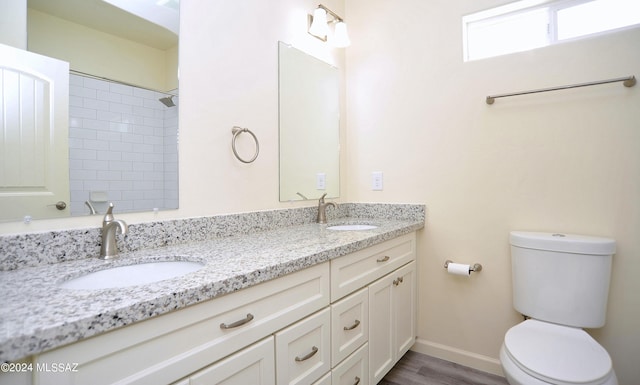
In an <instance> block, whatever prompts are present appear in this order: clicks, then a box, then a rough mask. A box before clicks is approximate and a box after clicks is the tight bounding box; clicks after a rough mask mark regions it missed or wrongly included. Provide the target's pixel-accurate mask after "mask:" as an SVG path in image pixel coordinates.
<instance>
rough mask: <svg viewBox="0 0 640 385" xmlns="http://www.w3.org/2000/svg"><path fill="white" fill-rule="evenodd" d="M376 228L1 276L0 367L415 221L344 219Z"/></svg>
mask: <svg viewBox="0 0 640 385" xmlns="http://www.w3.org/2000/svg"><path fill="white" fill-rule="evenodd" d="M348 222H350V223H369V224H375V225H377V226H378V228H376V229H371V230H364V231H334V230H329V229H327V225H319V224H315V223H313V224H302V225H297V226H290V227H284V228H280V229H275V230H268V231H262V232H256V233H253V234H242V235H238V236H232V237H223V238H216V239H212V240H206V241H200V242H192V243H186V244H181V245H174V246H167V247H161V248H156V249H145V250H139V251H133V252H127V253H121V255H120V258H118V259H116V260H114V261H102V260H99V259H97V258H88V259H81V260H75V261H69V262H61V263H55V264H50V265H43V266H36V267H28V268H21V269H17V270H12V271H2V272H0V292H1V293H2V296H1V298H0V320H1V321H2V322H1V324H0V362H2V361H15V360H18V359H20V358H24V357H27V356H30V355H34V354H38V353H41V352H44V351H46V350H50V349H53V348H56V347H60V346H63V345H66V344H69V343H73V342H76V341H79V340H82V339H84V338H87V337H91V336H94V335H97V334H100V333H104V332H107V331H110V330H114V329H116V328H119V327H121V326H125V325H129V324H132V323H134V322H139V321H142V320H145V319H148V318H151V317H154V316H157V315H160V314H165V313H168V312H170V311H173V310H177V309H181V308H184V307H186V306H189V305H192V304H196V303H199V302H202V301H206V300H209V299H212V298H216V297H218V296H221V295H224V294H227V293H231V292H234V291H237V290H240V289H243V288H246V287H249V286H252V285H256V284H258V283H261V282H264V281H267V280H270V279H273V278H278V277H281V276H283V275H286V274H289V273H292V272H295V271H298V270H301V269H304V268H307V267H310V266H313V265H315V264H318V263H322V262H325V261H328V260H330V259H332V258H337V257H340V256H343V255H346V254H349V253H352V252H354V251H357V250H360V249H363V248H366V247H369V246H372V245H374V244H377V243H380V242H383V241H386V240H389V239H393V238H395V237H398V236H400V235H403V234H407V233H410V232H412V231H415V230H418V229H420V228H422V227H423V226H424V221H423V220H422V221H420V220H412V219H406V220H390V219H379V218H375V219H371V218H367V219H362V220H358V219H357V218H348V220H339V221H335V223H330V224H329V225H332V224H338V223H339V224H342V223H348ZM176 259H178V260H187V261H200V262H202V263H204V264H205V266H204V268H202V269H200V270H198V271H196V272H193V273H189V274H187V275H184V276H181V277H177V278H172V279H169V280H165V281H159V282H155V283H150V284H145V285H140V286H131V287H125V288H117V289H99V290H72V289H63V288H61V287H59V286H58V285H59V283H60V282H62V281H65V280H67V279H70V278H73V277H77V276H80V275H82V274H85V273H87V272H91V271H97V270H101V269H104V268H107V267H114V266H119V265H128V264H134V263H141V262H146V261H162V260H176Z"/></svg>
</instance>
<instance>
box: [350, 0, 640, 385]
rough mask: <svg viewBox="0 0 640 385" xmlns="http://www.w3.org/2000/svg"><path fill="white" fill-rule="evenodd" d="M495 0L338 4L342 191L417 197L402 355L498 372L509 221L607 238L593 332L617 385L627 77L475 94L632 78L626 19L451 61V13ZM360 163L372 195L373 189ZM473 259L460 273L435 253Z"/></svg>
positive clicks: (628, 296)
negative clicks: (342, 28) (571, 38)
mask: <svg viewBox="0 0 640 385" xmlns="http://www.w3.org/2000/svg"><path fill="white" fill-rule="evenodd" d="M501 3H504V1H483V2H478V1H475V0H466V1H455V2H452V1H429V2H426V1H422V0H412V1H404V2H402V5H398V3H394V2H389V1H382V0H366V1H365V0H349V1H348V2H347V16H346V17H347V19H348V20H349V25H350V28H351V30H352V41H353V44H352V46H351V47H350V48H349V49H348V50H347V90H348V91H347V92H348V98H347V111H348V121H347V127H348V137H347V143H348V159H349V161H348V172H349V178H348V181H349V184H348V186H347V187H348V190H349V192H350V194H349V199H350V200H353V201H388V202H396V201H409V202H424V203H425V204H426V205H427V208H428V215H427V226H426V229H425V231H423V232H422V233H421V234H420V237H419V251H420V264H419V271H420V275H419V282H420V286H419V287H420V297H419V301H420V312H419V339H420V341H419V343H418V345H417V346H416V349H418V350H421V351H425V352H428V353H430V354H435V355H438V356H441V357H445V358H448V359H453V360H456V361H459V362H463V363H467V364H471V365H473V366H476V367H480V368H484V369H485V370H492V371H496V372H497V371H499V367H498V361H497V357H498V350H499V348H500V345H501V343H502V340H503V336H504V333H505V332H506V330H507V329H508V328H509V327H511V326H512V325H514V324H516V323H517V322H520V320H521V318H520V316H519V315H518V314H517V313H516V312H515V311H514V310H512V307H511V293H510V290H511V281H510V280H511V275H510V256H509V244H508V234H509V231H510V230H533V231H558V232H574V233H581V234H592V235H601V236H608V237H613V238H615V239H616V240H617V241H618V253H617V255H616V256H615V257H614V266H613V275H612V286H611V292H610V302H609V311H608V319H607V325H606V326H605V327H604V328H602V329H601V330H597V331H593V332H592V334H593V335H594V336H595V337H596V339H597V340H598V341H600V342H601V343H602V344H603V345H604V346H605V348H606V349H607V350H608V351H609V352H610V353H611V355H612V358H613V361H614V366H615V369H616V371H617V373H618V377H619V379H620V383H621V384H627V385H631V384H635V383H637V380H638V379H639V378H640V367H639V366H638V361H637V360H638V358H637V357H639V356H640V331H638V328H637V325H638V322H637V320H638V317H639V316H640V297H639V296H637V295H636V294H635V293H638V292H639V291H640V281H639V280H638V279H637V276H638V274H640V255H639V254H640V237H638V234H640V205H639V198H640V123H639V120H638V112H639V111H640V87H639V86H636V87H634V88H625V87H623V86H622V85H621V83H617V84H613V85H605V86H597V87H590V88H581V89H577V90H571V91H561V92H556V93H545V94H538V95H531V96H522V97H514V98H509V99H498V100H497V101H496V103H495V104H494V105H493V106H488V105H487V104H485V101H484V98H485V96H486V95H489V94H496V93H503V92H511V91H519V90H528V89H537V88H544V87H549V86H556V85H563V84H571V83H580V82H585V81H593V80H601V79H609V78H615V77H622V76H628V75H631V74H635V75H636V76H638V75H640V73H639V72H640V49H638V42H640V29H639V28H636V29H634V30H629V31H624V32H620V33H616V34H612V35H608V36H604V37H598V38H593V39H587V40H582V41H578V42H572V43H565V44H561V45H557V46H554V47H548V48H543V49H539V50H535V51H531V52H525V53H519V54H513V55H508V56H503V57H499V58H493V59H487V60H482V61H477V62H469V63H463V61H462V40H461V39H462V38H461V31H462V27H461V17H462V16H463V15H465V14H468V13H472V12H475V11H478V10H481V9H484V8H486V7H490V6H494V5H499V4H501ZM372 171H383V172H384V183H385V190H384V191H382V192H375V191H371V190H370V188H369V185H370V175H371V172H372ZM449 258H450V259H453V260H455V261H458V262H463V263H474V262H480V263H482V265H483V266H484V270H483V271H482V272H481V273H479V274H474V275H473V276H472V277H471V278H470V279H461V278H460V277H456V276H450V275H447V274H446V273H445V270H444V269H443V263H444V261H445V260H446V259H449Z"/></svg>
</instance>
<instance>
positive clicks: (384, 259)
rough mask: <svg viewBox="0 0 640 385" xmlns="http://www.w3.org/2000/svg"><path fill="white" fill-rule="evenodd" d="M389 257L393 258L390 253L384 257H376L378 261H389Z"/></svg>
mask: <svg viewBox="0 0 640 385" xmlns="http://www.w3.org/2000/svg"><path fill="white" fill-rule="evenodd" d="M389 259H391V258H389V256H388V255H385V256H384V257H382V258H378V259H376V262H387V261H388V260H389Z"/></svg>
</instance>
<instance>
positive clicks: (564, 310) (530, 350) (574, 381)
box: [500, 231, 618, 385]
mask: <svg viewBox="0 0 640 385" xmlns="http://www.w3.org/2000/svg"><path fill="white" fill-rule="evenodd" d="M510 243H511V267H512V284H513V285H512V290H513V305H514V308H515V309H516V310H517V311H518V312H519V313H520V314H524V315H526V318H528V319H527V320H526V321H524V322H521V323H519V324H518V325H515V326H513V327H512V328H511V329H509V330H508V331H507V333H506V334H505V338H504V343H503V344H502V348H501V349H500V362H501V364H502V369H503V371H504V374H505V377H506V378H507V381H508V382H509V384H511V385H548V384H554V385H578V384H579V385H617V384H618V380H617V379H616V375H615V372H614V371H613V365H612V363H611V357H610V356H609V354H608V353H607V351H606V350H605V349H604V348H603V347H602V346H600V344H598V343H597V342H596V341H595V340H594V339H593V338H592V337H591V336H590V335H589V334H587V332H585V331H584V330H583V329H582V328H598V327H602V326H604V324H605V318H606V308H607V297H608V291H609V281H610V275H611V260H612V257H613V255H614V253H615V241H614V240H612V239H608V238H601V237H592V236H584V235H572V234H561V233H536V232H520V231H512V232H511V234H510Z"/></svg>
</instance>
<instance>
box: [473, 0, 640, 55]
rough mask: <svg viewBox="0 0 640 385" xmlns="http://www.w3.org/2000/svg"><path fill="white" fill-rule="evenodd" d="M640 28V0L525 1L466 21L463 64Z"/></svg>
mask: <svg viewBox="0 0 640 385" xmlns="http://www.w3.org/2000/svg"><path fill="white" fill-rule="evenodd" d="M638 26H640V0H559V1H547V0H521V1H517V2H513V3H509V4H506V5H503V6H500V7H497V8H492V9H488V10H485V11H481V12H477V13H474V14H471V15H467V16H464V17H463V18H462V27H463V39H464V42H463V43H464V60H465V61H468V60H477V59H484V58H488V57H493V56H499V55H505V54H508V53H513V52H521V51H527V50H531V49H534V48H539V47H544V46H548V45H551V44H556V43H558V42H559V41H562V40H567V39H576V38H580V37H583V36H587V35H593V34H595V33H603V32H606V31H613V30H618V29H620V28H628V27H638Z"/></svg>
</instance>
